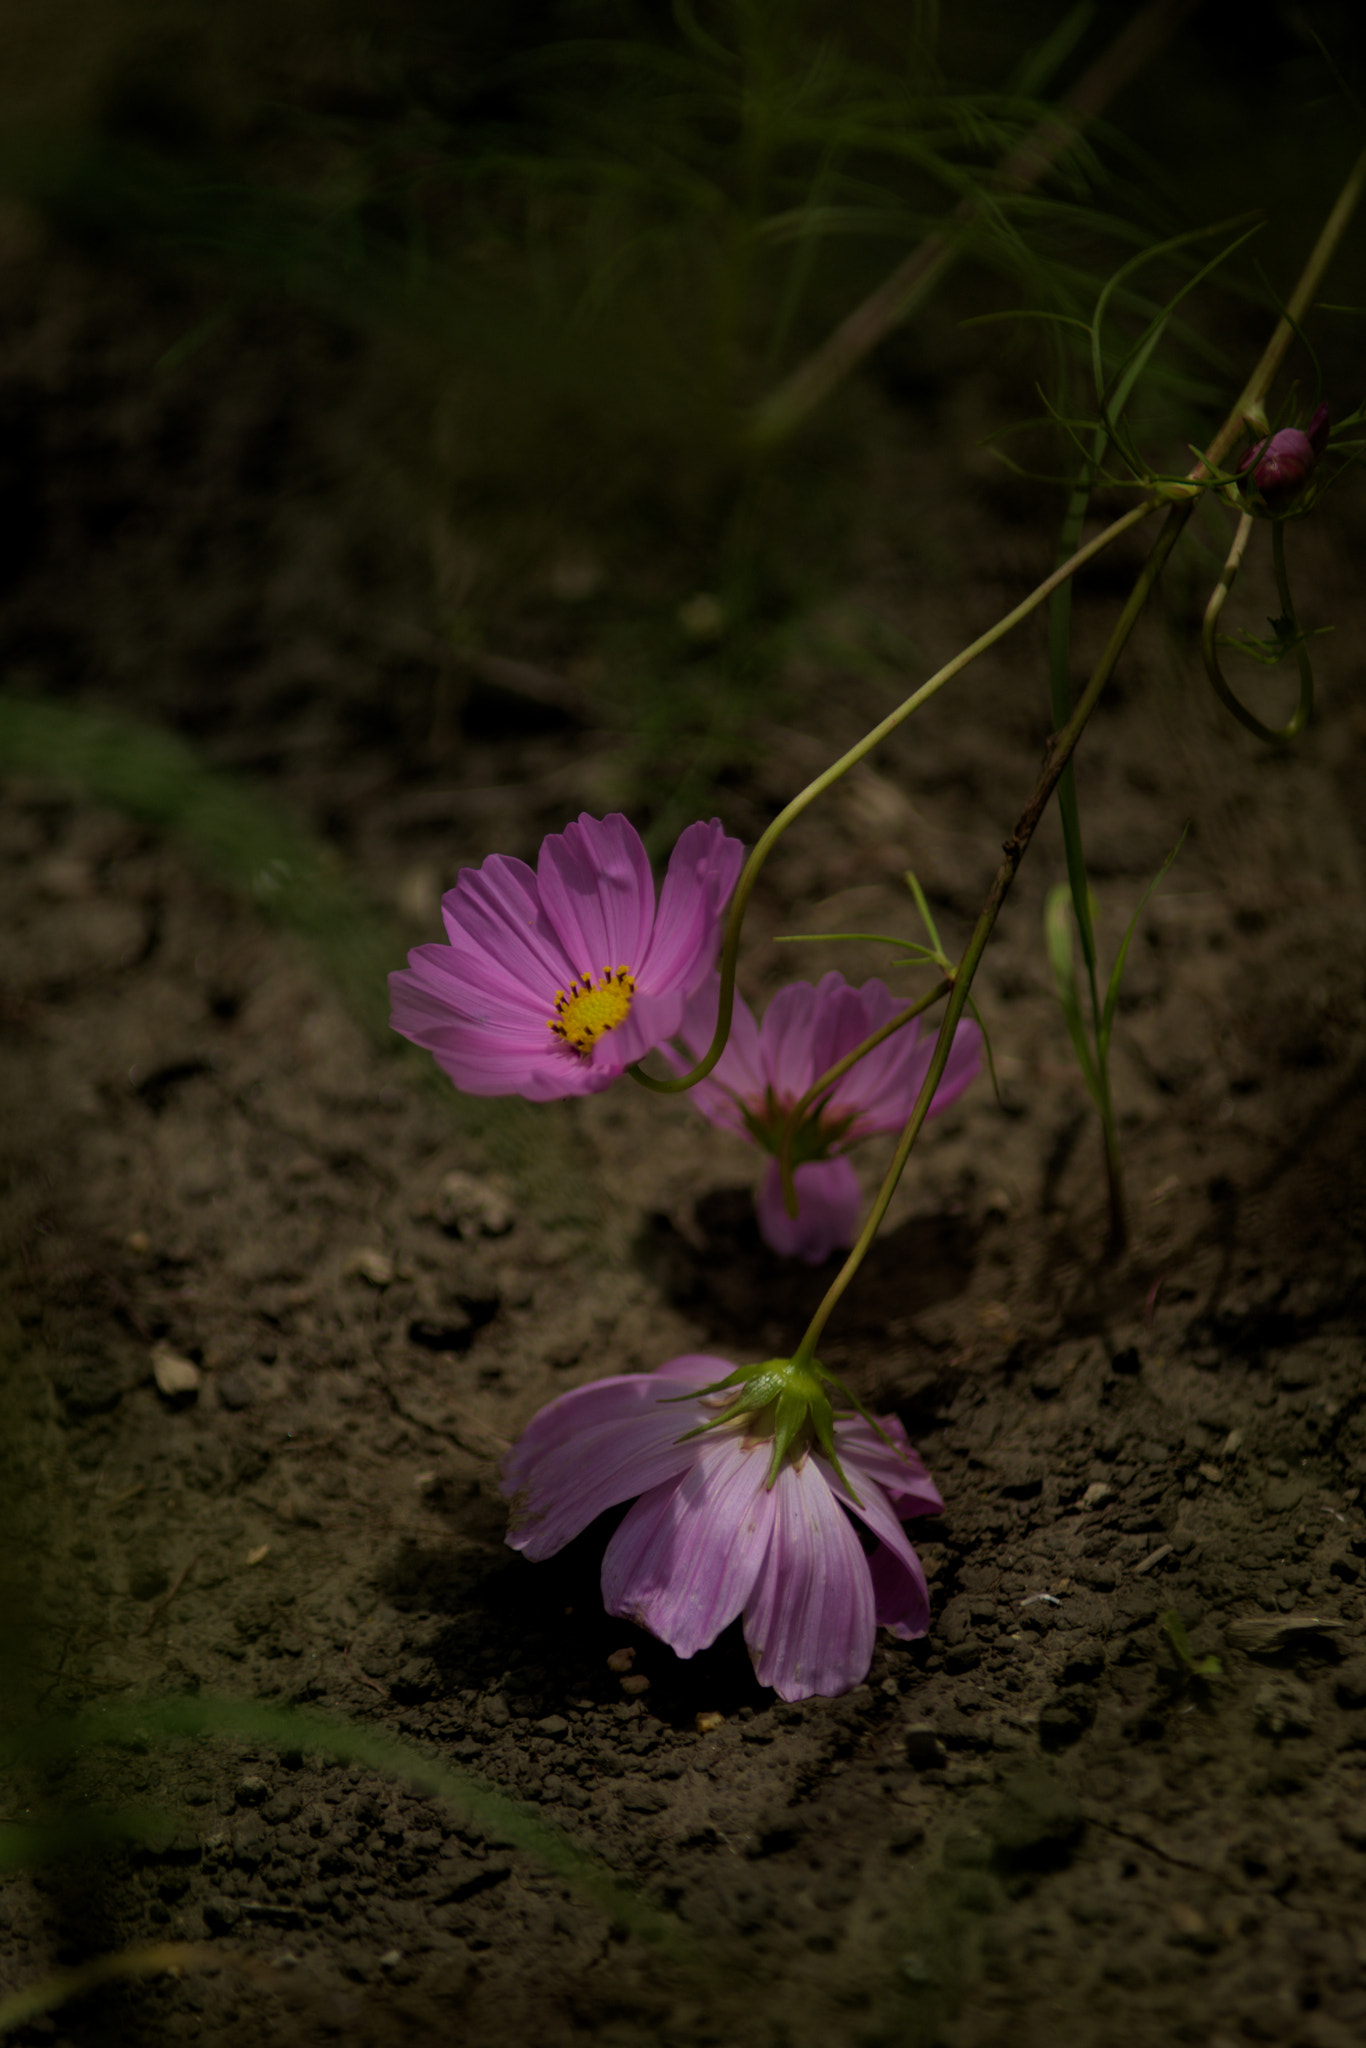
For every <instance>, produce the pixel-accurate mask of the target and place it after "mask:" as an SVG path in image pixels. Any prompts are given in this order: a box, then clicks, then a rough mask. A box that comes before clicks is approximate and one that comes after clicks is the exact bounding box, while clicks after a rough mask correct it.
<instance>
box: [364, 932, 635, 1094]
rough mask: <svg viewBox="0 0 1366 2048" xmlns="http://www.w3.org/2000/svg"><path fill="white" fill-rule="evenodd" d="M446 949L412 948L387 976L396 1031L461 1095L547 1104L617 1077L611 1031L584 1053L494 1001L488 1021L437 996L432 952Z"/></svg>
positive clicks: (440, 964)
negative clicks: (609, 1051)
mask: <svg viewBox="0 0 1366 2048" xmlns="http://www.w3.org/2000/svg"><path fill="white" fill-rule="evenodd" d="M446 952H447V948H446V947H444V946H420V947H416V948H414V950H413V952H412V953H411V954H410V955H409V956H408V957H409V959H410V960H411V962H412V966H411V967H409V968H407V969H404V968H399V969H398V970H397V972H395V973H394V974H391V975H390V976H389V994H390V1000H391V1004H392V1010H391V1016H390V1021H391V1023H392V1024H393V1027H394V1029H395V1031H400V1032H402V1034H403V1036H404V1037H405V1038H410V1039H412V1041H413V1043H414V1044H415V1045H420V1046H422V1047H424V1049H425V1050H426V1051H428V1052H430V1053H431V1054H432V1055H433V1057H434V1058H435V1060H436V1063H437V1065H438V1066H439V1067H440V1068H441V1069H442V1071H443V1072H444V1073H446V1074H448V1075H449V1076H450V1078H451V1080H452V1081H453V1082H454V1083H455V1085H456V1087H457V1088H459V1089H461V1090H463V1092H464V1093H465V1094H466V1095H523V1096H525V1097H526V1098H527V1100H528V1101H530V1102H552V1101H555V1100H557V1099H558V1098H559V1097H561V1096H565V1095H593V1094H596V1093H597V1092H598V1090H599V1089H602V1088H606V1087H609V1086H610V1085H611V1083H612V1082H613V1081H614V1080H615V1079H616V1077H617V1075H618V1074H619V1073H620V1072H621V1069H622V1067H623V1065H624V1064H625V1061H624V1059H622V1058H620V1057H619V1058H618V1059H617V1060H616V1062H615V1063H613V1062H612V1060H611V1058H610V1056H607V1055H606V1054H604V1053H603V1048H604V1047H606V1046H608V1045H609V1044H610V1039H611V1036H612V1035H614V1034H609V1036H608V1037H606V1038H603V1039H601V1040H599V1042H598V1045H596V1046H595V1047H594V1048H593V1051H592V1053H590V1054H589V1055H588V1056H587V1057H582V1056H580V1055H579V1054H577V1053H574V1052H571V1051H570V1049H569V1048H568V1047H567V1046H565V1045H563V1044H562V1043H561V1041H560V1040H559V1039H558V1038H556V1037H554V1035H553V1034H552V1033H551V1031H550V1030H549V1028H548V1026H547V1024H546V1023H545V1021H544V1019H539V1018H534V1017H530V1016H529V1015H528V1013H526V1012H523V1013H522V1014H521V1015H516V1014H510V1013H509V1012H507V1011H503V1012H502V1013H501V1014H500V1013H499V1006H498V1005H495V1004H493V1003H489V1004H487V1005H486V1012H487V1013H488V1014H487V1015H486V1018H485V1019H483V1020H481V1021H479V1022H477V1023H476V1022H470V1021H468V1020H467V1019H466V1018H465V1017H464V1016H462V1014H461V1012H460V1010H458V1009H456V1008H455V1007H454V1006H453V1005H452V1004H451V1003H449V1002H448V1001H446V1000H445V999H444V998H443V996H442V995H441V993H440V979H441V977H442V976H443V975H444V974H445V972H446V969H445V965H444V960H438V961H437V962H436V963H434V962H433V960H432V958H431V957H430V956H433V955H436V956H444V955H445V954H446ZM420 955H427V956H429V957H428V958H426V959H424V958H421V957H419V956H420ZM434 980H435V981H436V982H437V986H436V987H433V986H432V983H433V981H434ZM461 999H462V1000H463V997H462V998H461Z"/></svg>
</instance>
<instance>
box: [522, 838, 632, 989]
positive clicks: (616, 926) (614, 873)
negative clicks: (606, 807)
mask: <svg viewBox="0 0 1366 2048" xmlns="http://www.w3.org/2000/svg"><path fill="white" fill-rule="evenodd" d="M536 880H537V884H538V886H539V889H540V897H541V904H542V906H543V908H544V911H545V916H546V919H547V921H548V923H549V925H550V927H551V929H552V930H553V931H554V933H555V936H556V937H557V939H558V940H559V942H560V944H561V946H562V947H563V949H564V952H565V955H566V957H567V958H568V959H569V960H570V961H571V963H572V964H573V969H574V973H575V974H577V975H582V974H587V975H590V976H594V977H596V976H599V975H601V974H603V973H607V972H612V971H614V970H615V969H616V968H618V967H629V968H630V970H631V972H632V974H633V975H636V976H638V975H639V974H640V971H641V967H642V965H643V963H644V960H645V957H646V952H647V948H648V945H649V938H650V927H651V925H652V924H653V922H654V913H655V884H654V877H653V875H652V874H651V873H650V863H649V861H648V859H647V858H646V854H645V848H644V846H643V845H642V844H641V840H640V834H639V833H638V832H637V831H636V829H635V827H634V825H632V824H631V823H630V821H629V820H628V819H626V818H624V817H622V815H621V813H620V812H619V811H615V812H613V813H612V815H611V816H610V817H607V818H590V817H589V815H588V813H587V812H586V811H585V812H584V813H583V815H582V816H581V817H580V818H579V820H578V823H577V824H574V825H566V827H565V829H564V831H563V832H554V833H552V834H551V835H550V837H549V838H548V839H547V840H546V841H545V842H544V844H543V845H542V847H541V852H540V858H539V859H538V861H537V863H536ZM554 996H555V991H554V990H553V989H552V990H551V1000H552V1002H553V1000H554Z"/></svg>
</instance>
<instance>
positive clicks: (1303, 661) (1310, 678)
mask: <svg viewBox="0 0 1366 2048" xmlns="http://www.w3.org/2000/svg"><path fill="white" fill-rule="evenodd" d="M1252 529H1253V518H1252V514H1251V513H1250V512H1244V514H1243V516H1242V518H1241V519H1240V520H1239V521H1238V530H1237V532H1236V533H1235V534H1234V536H1233V545H1232V547H1231V548H1230V549H1229V551H1228V559H1227V561H1226V562H1225V563H1224V566H1223V568H1222V569H1221V570H1220V572H1219V581H1218V582H1217V583H1216V584H1215V586H1214V589H1213V590H1212V592H1211V593H1210V601H1209V603H1208V604H1207V605H1206V606H1205V616H1204V620H1203V622H1202V624H1201V628H1200V652H1201V654H1202V655H1203V656H1204V659H1205V674H1206V675H1207V676H1208V677H1209V679H1210V683H1211V685H1212V686H1213V689H1214V694H1215V695H1216V697H1217V698H1218V699H1219V702H1220V703H1221V704H1222V705H1223V706H1224V708H1225V710H1227V711H1231V712H1232V713H1233V716H1234V717H1235V718H1236V719H1237V721H1238V723H1239V725H1243V726H1246V727H1247V730H1248V731H1249V732H1251V733H1255V734H1256V736H1257V738H1258V739H1259V740H1265V741H1266V742H1267V744H1268V745H1269V746H1283V745H1284V744H1285V743H1286V742H1287V741H1288V740H1293V739H1294V738H1296V736H1297V735H1298V734H1299V733H1301V732H1303V730H1304V728H1305V725H1306V724H1307V723H1308V720H1309V714H1310V712H1311V711H1312V710H1313V708H1314V671H1313V668H1312V666H1311V664H1310V660H1309V651H1308V648H1307V646H1306V644H1305V641H1304V637H1303V635H1302V634H1301V633H1300V630H1299V626H1298V623H1297V621H1296V618H1295V602H1294V599H1293V598H1292V597H1291V595H1290V579H1289V577H1288V576H1287V574H1286V567H1285V522H1284V520H1281V519H1277V520H1276V521H1275V522H1274V523H1273V525H1272V528H1271V561H1272V566H1273V568H1274V570H1275V575H1276V592H1277V595H1278V596H1279V598H1280V601H1281V618H1282V620H1283V621H1284V623H1285V625H1286V626H1287V627H1288V628H1289V629H1290V632H1291V634H1292V636H1293V640H1294V647H1295V661H1296V665H1297V666H1298V668H1299V672H1300V694H1299V701H1298V702H1297V704H1296V706H1295V709H1294V711H1293V712H1292V713H1291V716H1290V719H1289V721H1288V723H1287V724H1285V725H1281V726H1270V725H1263V723H1262V721H1261V719H1260V718H1258V717H1257V715H1256V713H1255V712H1253V711H1249V710H1248V708H1247V706H1246V705H1245V704H1244V703H1243V702H1242V700H1241V698H1239V697H1238V695H1237V693H1236V692H1235V691H1234V689H1233V687H1232V685H1231V684H1230V683H1229V681H1228V679H1227V677H1226V676H1225V675H1224V671H1223V667H1222V664H1221V663H1220V660H1219V631H1218V628H1219V619H1220V615H1221V614H1222V612H1223V609H1224V600H1225V598H1226V597H1227V596H1228V594H1229V592H1230V590H1231V589H1232V588H1233V585H1234V582H1235V580H1236V578H1237V575H1238V571H1239V570H1240V569H1241V568H1242V566H1243V556H1244V554H1245V553H1246V552H1247V544H1248V541H1249V540H1250V539H1251V537H1252Z"/></svg>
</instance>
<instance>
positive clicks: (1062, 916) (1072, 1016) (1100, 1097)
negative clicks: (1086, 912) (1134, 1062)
mask: <svg viewBox="0 0 1366 2048" xmlns="http://www.w3.org/2000/svg"><path fill="white" fill-rule="evenodd" d="M1071 912H1072V894H1071V890H1070V889H1069V888H1068V886H1067V884H1066V882H1059V883H1058V885H1057V887H1056V888H1053V889H1050V890H1049V892H1048V897H1047V900H1046V902H1045V904H1044V914H1043V928H1044V942H1045V944H1046V946H1047V948H1048V958H1049V961H1050V962H1051V964H1052V968H1053V979H1054V981H1055V982H1056V983H1057V988H1058V1001H1059V1003H1060V1004H1061V1005H1062V1014H1063V1021H1064V1023H1065V1024H1066V1026H1067V1035H1068V1037H1069V1038H1070V1039H1071V1041H1072V1050H1073V1052H1074V1053H1075V1054H1076V1060H1077V1065H1078V1067H1079V1068H1080V1069H1081V1077H1082V1079H1083V1081H1084V1082H1085V1083H1086V1089H1087V1093H1088V1094H1089V1095H1090V1097H1091V1100H1092V1101H1093V1102H1094V1103H1095V1105H1096V1108H1097V1109H1098V1110H1100V1111H1101V1112H1102V1114H1103V1113H1104V1099H1105V1098H1104V1091H1103V1089H1102V1088H1101V1085H1100V1076H1099V1074H1098V1072H1097V1070H1096V1062H1095V1058H1094V1056H1093V1054H1092V1051H1091V1046H1090V1043H1089V1041H1088V1039H1087V1036H1086V1026H1085V1024H1084V1023H1083V1021H1082V1014H1081V1003H1080V1001H1079V1000H1078V997H1077V976H1076V965H1075V962H1074V960H1073V956H1072V921H1071Z"/></svg>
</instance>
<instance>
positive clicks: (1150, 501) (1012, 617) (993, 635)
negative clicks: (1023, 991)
mask: <svg viewBox="0 0 1366 2048" xmlns="http://www.w3.org/2000/svg"><path fill="white" fill-rule="evenodd" d="M1165 502H1166V500H1165V498H1164V497H1162V496H1153V497H1147V498H1145V499H1144V500H1143V502H1142V504H1140V505H1134V506H1131V508H1130V509H1129V511H1127V512H1125V513H1123V514H1121V516H1120V517H1119V518H1118V519H1115V520H1112V521H1111V523H1110V525H1109V526H1107V527H1105V528H1104V529H1103V530H1102V531H1101V532H1100V533H1098V534H1096V535H1095V536H1094V538H1093V539H1091V540H1089V541H1087V542H1086V544H1085V546H1084V547H1080V548H1078V549H1077V551H1076V553H1075V554H1073V555H1070V556H1069V557H1068V559H1067V560H1066V561H1065V562H1062V563H1060V564H1059V566H1058V567H1057V568H1056V569H1054V571H1053V572H1052V574H1051V575H1049V576H1045V578H1044V580H1043V582H1042V583H1040V584H1038V585H1036V587H1035V588H1034V589H1033V590H1031V592H1030V593H1029V596H1028V597H1026V598H1023V599H1021V601H1020V603H1019V604H1017V605H1016V606H1015V608H1014V610H1013V611H1009V612H1007V613H1006V614H1005V616H1004V617H1003V618H1000V619H998V620H997V621H996V623H995V625H994V626H989V627H988V628H987V630H986V632H985V633H981V634H979V635H978V637H977V639H975V640H974V641H972V642H971V644H970V645H969V646H967V647H964V648H963V649H962V650H961V651H960V652H959V653H957V654H955V655H954V657H953V659H952V661H947V662H945V664H944V666H943V667H942V668H941V669H936V671H935V673H934V674H933V675H932V676H931V677H930V678H929V680H928V682H924V683H922V684H921V685H920V688H919V689H918V690H914V691H912V693H911V695H910V696H909V697H907V698H906V699H905V701H904V702H903V703H901V704H898V706H897V707H896V710H895V711H889V712H888V714H887V716H886V717H885V718H884V719H882V720H881V722H880V723H879V724H877V725H875V726H874V727H873V728H872V730H871V731H870V732H866V733H865V734H864V735H863V738H862V739H861V740H859V741H857V742H856V744H855V745H854V746H852V747H850V749H849V751H848V753H846V754H841V755H840V757H839V759H838V760H837V761H832V762H831V764H830V766H829V767H828V768H826V769H823V770H822V772H821V773H820V774H819V775H818V776H817V777H816V778H815V780H814V781H813V782H808V784H807V785H806V788H805V789H803V790H801V791H800V792H799V793H798V795H796V796H794V797H793V799H792V801H791V803H789V804H787V805H785V806H784V808H783V809H782V810H781V811H779V813H778V815H777V817H776V818H774V820H773V821H772V823H771V824H770V825H769V826H768V828H767V830H766V831H765V832H764V833H763V835H762V836H761V838H760V839H759V840H758V842H757V844H756V845H755V847H754V851H753V852H752V853H751V854H750V857H749V859H748V860H747V861H746V862H745V865H744V868H743V870H742V872H741V875H740V879H739V881H738V882H737V883H736V885H735V894H734V895H733V896H732V897H731V899H730V910H729V912H728V914H727V917H726V930H725V936H724V938H723V940H722V942H721V996H720V1005H719V1007H718V1010H717V1016H716V1030H715V1033H714V1034H713V1037H712V1042H711V1045H710V1046H709V1047H708V1049H707V1051H706V1052H705V1053H704V1054H703V1055H702V1058H701V1059H700V1060H699V1061H698V1063H697V1065H696V1066H695V1067H694V1068H693V1069H692V1071H691V1072H690V1073H687V1074H680V1075H677V1076H671V1077H670V1078H669V1079H667V1080H666V1079H662V1078H660V1077H658V1076H656V1075H654V1074H647V1073H645V1072H644V1071H643V1069H642V1068H641V1067H640V1066H639V1064H637V1065H635V1066H632V1067H628V1068H627V1070H626V1071H627V1072H628V1073H629V1074H630V1075H631V1077H632V1079H633V1080H636V1081H639V1082H640V1084H641V1086H642V1087H645V1088H652V1089H654V1091H655V1093H656V1094H658V1095H677V1094H680V1093H681V1092H682V1091H683V1090H684V1089H686V1088H691V1087H693V1086H694V1085H695V1084H696V1083H697V1082H698V1081H703V1080H705V1079H706V1077H707V1075H708V1074H709V1073H710V1072H711V1070H712V1068H713V1067H714V1066H715V1065H716V1062H717V1061H718V1060H719V1059H720V1057H721V1055H722V1053H723V1052H724V1051H725V1049H726V1040H727V1039H728V1038H729V1037H730V1020H731V1016H732V1014H733V1012H734V1008H735V963H736V960H737V959H738V957H739V953H740V932H741V928H742V927H743V924H744V918H745V911H746V909H747V908H748V905H749V899H750V897H751V896H752V895H753V893H754V885H755V883H756V882H757V881H758V879H759V873H760V870H761V869H762V867H763V865H764V862H765V861H766V860H767V859H768V856H769V855H770V853H772V851H773V849H774V847H775V846H776V845H777V843H778V841H779V839H781V837H782V835H783V833H784V832H786V830H787V828H788V826H789V825H791V824H794V823H795V822H796V820H797V819H798V818H800V816H801V815H802V812H803V811H805V810H806V809H807V808H808V806H809V805H811V804H813V803H814V802H815V801H816V798H817V797H818V796H824V794H825V792H826V790H827V789H830V788H831V787H832V786H833V785H834V784H835V783H836V782H838V781H839V779H840V777H841V776H842V775H847V774H848V772H849V770H850V769H851V768H854V767H857V765H858V763H859V762H860V761H862V760H863V759H864V758H865V757H866V756H867V755H869V754H871V753H872V751H873V749H874V747H877V746H880V745H881V744H882V742H883V740H885V739H886V738H887V737H888V735H889V734H890V733H894V732H895V731H896V729H897V727H898V726H899V725H904V724H905V722H906V720H907V719H908V718H909V717H910V716H911V713H912V712H913V711H918V710H919V709H920V707H921V705H922V704H927V703H928V702H929V700H930V698H931V697H933V696H934V695H935V694H936V693H937V692H938V691H939V690H942V689H943V687H944V685H945V683H948V682H952V680H953V678H954V677H955V676H957V675H961V674H962V672H963V670H964V669H965V668H969V667H970V666H971V664H972V663H973V662H974V661H976V659H977V657H978V656H979V655H980V654H985V653H986V651H987V649H988V648H989V647H994V646H995V645H996V643H997V641H998V640H1003V639H1004V638H1005V636H1006V634H1007V633H1010V632H1012V631H1013V630H1014V628H1015V627H1016V626H1018V625H1019V624H1020V623H1021V622H1022V621H1023V620H1024V619H1027V618H1028V617H1029V615H1030V613H1031V612H1034V611H1037V610H1038V608H1039V606H1040V605H1041V604H1044V603H1045V602H1046V601H1047V600H1048V599H1049V598H1050V597H1051V596H1052V595H1053V592H1054V591H1055V590H1057V589H1058V588H1059V587H1060V586H1061V585H1062V584H1063V583H1065V582H1066V581H1067V579H1068V577H1069V576H1075V575H1076V573H1077V571H1078V569H1081V568H1084V567H1085V565H1086V563H1087V562H1090V561H1093V560H1094V559H1095V557H1096V556H1097V555H1099V554H1101V553H1103V552H1104V550H1105V549H1106V548H1108V547H1109V546H1110V545H1111V543H1112V542H1114V541H1116V540H1118V539H1119V537H1120V535H1121V534H1125V533H1127V532H1128V531H1129V529H1130V527H1133V526H1138V525H1139V524H1141V522H1142V521H1143V520H1145V519H1146V518H1147V517H1148V515H1149V513H1151V512H1155V511H1156V510H1158V508H1159V507H1160V506H1161V505H1162V504H1164V503H1165ZM1192 502H1193V500H1192Z"/></svg>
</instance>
